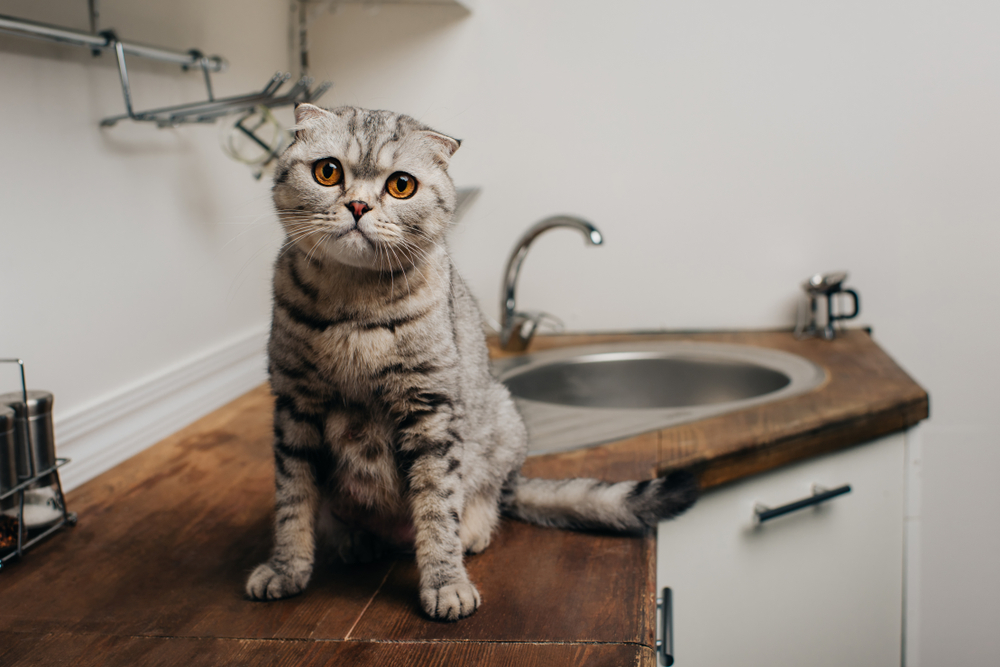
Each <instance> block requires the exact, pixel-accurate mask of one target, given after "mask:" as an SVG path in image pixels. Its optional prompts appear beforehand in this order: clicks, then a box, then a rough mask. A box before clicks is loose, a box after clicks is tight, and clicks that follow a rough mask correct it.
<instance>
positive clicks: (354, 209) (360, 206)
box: [347, 199, 372, 222]
mask: <svg viewBox="0 0 1000 667" xmlns="http://www.w3.org/2000/svg"><path fill="white" fill-rule="evenodd" d="M347 208H348V210H349V211H350V212H351V215H353V216H354V222H357V221H358V220H360V219H361V216H363V215H364V214H365V213H367V212H368V211H370V210H372V207H371V206H369V205H368V203H367V202H363V201H360V200H357V199H355V200H354V201H352V202H347Z"/></svg>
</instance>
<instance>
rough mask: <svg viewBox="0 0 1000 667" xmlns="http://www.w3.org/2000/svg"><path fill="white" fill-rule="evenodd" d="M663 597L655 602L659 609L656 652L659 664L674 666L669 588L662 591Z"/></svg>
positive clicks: (670, 593) (672, 623) (672, 610)
mask: <svg viewBox="0 0 1000 667" xmlns="http://www.w3.org/2000/svg"><path fill="white" fill-rule="evenodd" d="M662 595H663V597H661V598H660V599H659V600H657V601H656V606H657V607H659V608H660V637H661V638H660V639H657V640H656V652H657V653H659V654H660V664H663V665H667V667H670V665H672V664H674V596H673V594H672V592H671V590H670V589H669V588H664V589H663V594H662Z"/></svg>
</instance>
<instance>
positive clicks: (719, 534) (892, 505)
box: [657, 433, 905, 667]
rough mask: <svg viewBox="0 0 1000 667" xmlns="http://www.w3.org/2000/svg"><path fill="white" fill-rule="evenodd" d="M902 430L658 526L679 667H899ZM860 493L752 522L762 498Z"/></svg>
mask: <svg viewBox="0 0 1000 667" xmlns="http://www.w3.org/2000/svg"><path fill="white" fill-rule="evenodd" d="M904 443H905V435H904V434H902V433H901V434H897V435H893V436H889V437H886V438H883V439H881V440H877V441H875V442H872V443H868V444H865V445H861V446H858V447H853V448H851V449H848V450H845V451H841V452H838V453H835V454H830V455H826V456H823V457H820V458H816V459H812V460H810V461H806V462H803V463H799V464H795V465H793V466H789V467H786V468H781V469H779V470H776V471H773V472H769V473H765V474H762V475H759V476H756V477H751V478H749V479H746V480H743V481H740V482H736V483H734V484H732V485H729V486H725V487H722V488H720V489H717V490H714V491H709V492H707V493H706V494H705V495H704V496H703V497H702V498H701V499H700V500H699V501H698V503H697V504H696V505H695V506H694V507H693V508H691V510H690V511H688V512H687V513H686V514H685V515H683V516H681V517H679V518H678V519H675V520H673V521H666V522H663V523H661V524H660V526H659V530H658V536H657V541H658V544H657V589H658V590H660V589H662V588H663V587H664V586H668V587H670V588H671V589H672V590H673V630H674V637H673V639H674V655H675V659H676V664H677V665H679V666H680V667H698V666H705V667H721V666H730V665H732V666H736V665H740V666H741V667H742V666H745V665H768V666H769V667H774V666H779V667H780V666H785V665H788V666H792V665H794V666H796V667H801V666H803V665H809V666H810V667H818V666H821V665H831V666H832V665H837V666H842V665H865V667H877V666H886V667H888V666H889V665H893V666H898V665H899V664H900V647H901V633H902V595H903V593H902V585H903V584H902V582H903V496H904V486H903V474H904V473H903V463H904V449H905V447H904ZM814 484H817V485H820V486H823V487H826V488H829V489H832V488H835V487H838V486H841V485H843V484H850V485H851V492H850V493H848V494H846V495H842V496H839V497H836V498H833V499H831V500H829V501H827V502H825V503H823V504H821V505H818V506H816V507H814V508H806V509H803V510H799V511H797V512H793V513H790V514H787V515H785V516H782V517H778V518H776V519H773V520H771V521H768V522H766V523H764V524H761V525H757V526H755V525H754V521H753V510H754V506H755V504H757V503H760V504H762V505H765V506H767V507H772V508H773V507H778V506H780V505H784V504H787V503H789V502H792V501H795V500H799V499H802V498H805V497H808V496H809V495H811V493H812V486H813V485H814Z"/></svg>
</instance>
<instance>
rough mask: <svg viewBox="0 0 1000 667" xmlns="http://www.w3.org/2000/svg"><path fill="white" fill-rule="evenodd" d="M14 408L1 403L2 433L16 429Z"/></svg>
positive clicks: (0, 427)
mask: <svg viewBox="0 0 1000 667" xmlns="http://www.w3.org/2000/svg"><path fill="white" fill-rule="evenodd" d="M14 414H15V413H14V409H13V408H9V407H7V406H6V405H0V433H7V432H8V431H13V430H14Z"/></svg>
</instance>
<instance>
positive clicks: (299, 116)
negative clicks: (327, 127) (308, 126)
mask: <svg viewBox="0 0 1000 667" xmlns="http://www.w3.org/2000/svg"><path fill="white" fill-rule="evenodd" d="M328 115H330V112H329V111H327V110H326V109H320V108H319V107H318V106H316V105H314V104H309V103H307V102H303V103H302V104H296V105H295V124H296V125H302V123H306V122H308V121H310V120H313V119H314V118H322V117H323V116H328Z"/></svg>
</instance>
